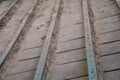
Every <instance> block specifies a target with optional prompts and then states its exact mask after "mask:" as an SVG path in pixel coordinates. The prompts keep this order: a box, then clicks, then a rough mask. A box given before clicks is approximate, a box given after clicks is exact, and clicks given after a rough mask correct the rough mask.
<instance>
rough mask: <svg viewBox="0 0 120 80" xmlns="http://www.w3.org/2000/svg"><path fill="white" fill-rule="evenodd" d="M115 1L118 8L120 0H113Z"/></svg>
mask: <svg viewBox="0 0 120 80" xmlns="http://www.w3.org/2000/svg"><path fill="white" fill-rule="evenodd" d="M115 2H116V4H117V5H118V7H119V8H120V0H115Z"/></svg>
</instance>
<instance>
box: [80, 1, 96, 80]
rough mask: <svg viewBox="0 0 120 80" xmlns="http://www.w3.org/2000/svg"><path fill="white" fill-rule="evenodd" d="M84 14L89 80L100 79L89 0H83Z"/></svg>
mask: <svg viewBox="0 0 120 80" xmlns="http://www.w3.org/2000/svg"><path fill="white" fill-rule="evenodd" d="M82 2H83V15H84V28H85V45H86V53H87V63H88V75H89V80H98V75H97V69H96V64H95V55H94V54H95V53H94V49H93V43H92V34H91V28H90V27H91V26H90V19H89V13H88V1H87V0H83V1H82Z"/></svg>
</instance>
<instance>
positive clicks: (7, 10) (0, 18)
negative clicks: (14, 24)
mask: <svg viewBox="0 0 120 80" xmlns="http://www.w3.org/2000/svg"><path fill="white" fill-rule="evenodd" d="M17 1H18V0H15V1H14V2H13V3H12V4H11V5H10V6H9V7H8V8H7V9H6V11H5V12H4V13H3V14H2V16H0V21H1V20H2V19H3V17H5V15H6V14H7V13H8V12H9V11H10V10H11V9H12V7H13V6H14V5H15V4H16V3H17Z"/></svg>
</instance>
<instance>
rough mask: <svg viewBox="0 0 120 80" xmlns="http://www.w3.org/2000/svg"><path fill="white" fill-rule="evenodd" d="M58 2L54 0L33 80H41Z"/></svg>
mask: <svg viewBox="0 0 120 80" xmlns="http://www.w3.org/2000/svg"><path fill="white" fill-rule="evenodd" d="M60 3H61V0H57V1H56V5H55V8H54V13H53V15H52V19H51V20H52V21H51V23H50V26H49V30H48V33H47V36H46V39H45V43H44V45H43V49H42V52H41V55H40V60H39V63H38V66H37V70H36V73H35V77H34V80H42V76H43V72H44V67H45V63H46V58H47V54H48V49H49V46H50V42H51V38H52V34H53V31H54V27H55V23H56V19H57V16H58V11H59V7H60Z"/></svg>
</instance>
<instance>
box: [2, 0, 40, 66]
mask: <svg viewBox="0 0 120 80" xmlns="http://www.w3.org/2000/svg"><path fill="white" fill-rule="evenodd" d="M37 2H38V0H35V2H34V3H33V5H32V6H31V9H30V10H29V11H28V13H27V15H26V16H25V18H24V19H23V21H22V23H21V24H20V26H19V28H18V29H17V31H16V33H15V34H14V35H13V39H12V40H11V41H10V43H9V44H8V46H7V48H6V49H5V51H4V52H3V54H2V56H1V57H0V66H1V65H2V63H3V62H4V60H5V59H6V57H7V55H8V53H9V51H10V50H11V48H12V46H13V45H14V44H15V41H16V40H17V38H18V36H19V35H20V33H21V31H22V30H23V28H24V26H25V23H26V22H27V20H28V18H29V16H30V15H31V14H32V12H33V10H34V7H35V5H36V4H37Z"/></svg>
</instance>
